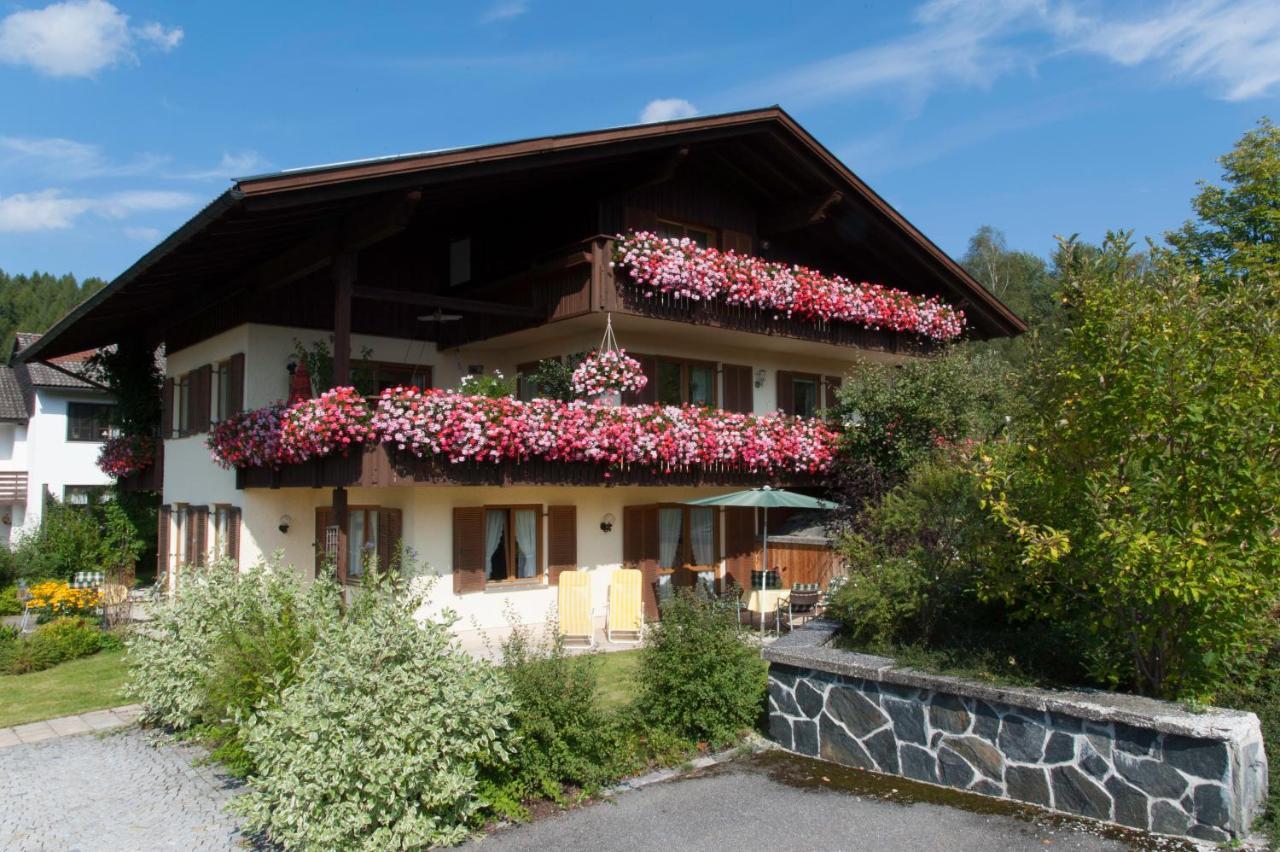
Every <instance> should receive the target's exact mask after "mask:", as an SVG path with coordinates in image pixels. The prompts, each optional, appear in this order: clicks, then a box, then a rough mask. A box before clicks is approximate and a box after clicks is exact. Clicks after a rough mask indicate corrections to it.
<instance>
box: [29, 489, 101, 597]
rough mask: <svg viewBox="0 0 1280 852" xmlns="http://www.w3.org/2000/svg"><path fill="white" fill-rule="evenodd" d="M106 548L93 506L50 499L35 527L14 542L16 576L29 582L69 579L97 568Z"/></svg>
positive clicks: (99, 568)
mask: <svg viewBox="0 0 1280 852" xmlns="http://www.w3.org/2000/svg"><path fill="white" fill-rule="evenodd" d="M105 556H106V551H105V550H104V548H103V543H102V531H101V529H100V525H99V523H98V519H97V517H96V516H95V514H94V511H93V510H92V509H87V508H83V507H77V506H68V505H65V504H63V503H59V502H57V501H50V503H49V504H48V505H47V506H46V507H45V513H44V519H43V520H42V522H41V524H40V527H39V528H38V529H34V530H29V531H27V532H24V533H23V534H22V535H20V536H19V538H18V540H17V542H16V544H15V545H14V562H15V564H16V565H17V570H18V576H20V577H21V578H22V579H24V580H28V581H39V580H49V579H56V580H69V579H71V577H72V575H74V574H75V573H76V572H77V571H100V570H102V565H103V561H104V559H105Z"/></svg>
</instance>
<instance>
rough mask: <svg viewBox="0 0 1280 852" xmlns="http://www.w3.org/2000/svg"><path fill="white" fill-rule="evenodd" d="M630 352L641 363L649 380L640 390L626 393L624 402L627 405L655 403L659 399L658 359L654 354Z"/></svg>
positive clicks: (623, 397)
mask: <svg viewBox="0 0 1280 852" xmlns="http://www.w3.org/2000/svg"><path fill="white" fill-rule="evenodd" d="M628 354H629V355H631V357H632V358H635V359H636V361H638V362H639V363H640V370H641V372H643V373H644V376H645V378H646V379H648V380H649V381H648V382H646V383H645V386H644V387H643V388H641V389H640V390H639V391H638V392H632V391H628V392H627V393H624V394H623V395H622V402H623V404H625V405H653V404H654V403H655V402H657V401H658V359H657V358H656V357H654V356H653V355H636V354H635V353H634V352H632V353H628Z"/></svg>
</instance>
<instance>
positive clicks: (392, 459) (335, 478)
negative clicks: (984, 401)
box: [236, 444, 821, 489]
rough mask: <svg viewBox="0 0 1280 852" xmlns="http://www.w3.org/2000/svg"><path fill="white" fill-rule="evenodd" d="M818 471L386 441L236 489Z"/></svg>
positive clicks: (784, 479) (790, 480)
mask: <svg viewBox="0 0 1280 852" xmlns="http://www.w3.org/2000/svg"><path fill="white" fill-rule="evenodd" d="M820 480H821V476H820V475H818V474H784V475H770V474H764V473H753V472H750V471H744V470H735V469H730V468H725V469H711V470H707V469H701V468H697V469H672V470H665V471H664V470H654V469H652V468H645V467H631V468H622V469H618V468H608V467H606V466H604V465H593V464H583V463H571V462H552V461H545V460H542V459H534V460H530V461H524V462H514V461H508V462H501V463H494V462H461V463H458V464H451V463H450V462H448V461H447V460H444V459H440V458H418V457H417V456H414V455H413V454H411V453H407V452H400V451H397V450H395V449H394V448H391V447H388V446H387V445H385V444H378V445H376V446H370V447H365V448H364V449H363V450H362V451H355V452H352V453H351V454H350V455H348V456H346V457H342V456H331V457H327V458H322V459H312V460H310V461H308V462H304V463H303V464H297V465H285V466H282V467H280V468H278V469H275V470H272V469H270V468H260V467H257V468H238V469H237V470H236V488H239V489H246V488H336V487H338V486H344V487H349V488H380V487H388V486H400V485H498V486H502V485H577V486H611V485H683V486H691V485H692V486H699V485H703V486H737V487H741V488H750V487H753V486H759V485H773V486H779V487H783V486H786V487H804V486H814V485H818V484H820Z"/></svg>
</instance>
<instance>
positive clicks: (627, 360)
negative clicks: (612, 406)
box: [572, 349, 649, 396]
mask: <svg viewBox="0 0 1280 852" xmlns="http://www.w3.org/2000/svg"><path fill="white" fill-rule="evenodd" d="M572 383H573V392H574V393H576V394H578V395H579V396H596V395H597V394H602V393H607V392H608V391H618V392H619V393H634V392H636V391H639V390H640V389H641V388H643V387H644V386H645V385H647V384H648V383H649V377H648V376H646V375H645V374H644V369H643V368H642V367H641V366H640V362H639V361H637V360H636V359H635V358H631V357H628V356H627V350H625V349H614V350H611V351H608V352H592V353H591V354H590V355H588V356H587V357H586V358H585V359H584V360H583V362H582V363H581V364H579V365H578V366H577V369H575V370H574V371H573V377H572Z"/></svg>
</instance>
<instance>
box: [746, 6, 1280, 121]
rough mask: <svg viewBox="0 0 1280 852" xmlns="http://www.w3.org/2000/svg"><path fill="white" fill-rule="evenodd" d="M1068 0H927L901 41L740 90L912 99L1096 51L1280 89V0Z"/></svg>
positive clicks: (807, 97)
mask: <svg viewBox="0 0 1280 852" xmlns="http://www.w3.org/2000/svg"><path fill="white" fill-rule="evenodd" d="M1101 8H1104V9H1106V13H1105V15H1091V14H1088V13H1086V12H1084V11H1081V8H1080V6H1079V5H1078V4H1077V3H1075V2H1072V0H1058V2H1055V0H931V2H928V3H925V4H924V5H922V6H920V7H919V8H918V9H917V10H916V12H915V14H914V16H913V20H914V23H915V28H914V30H913V31H912V32H910V33H909V34H907V35H905V36H902V37H900V38H897V39H891V40H889V41H886V42H883V43H880V44H874V45H870V46H867V47H863V48H860V49H858V50H854V51H851V52H849V53H844V54H841V55H838V56H833V57H830V58H828V59H824V60H820V61H818V62H814V63H811V64H808V65H804V66H801V67H799V68H797V69H795V70H793V71H790V72H787V73H784V74H781V75H779V76H777V77H774V78H773V79H771V80H766V81H765V82H764V83H763V84H759V83H757V84H754V85H753V86H751V88H750V89H742V90H740V91H739V92H738V93H737V94H738V96H739V99H745V98H747V97H748V96H749V97H750V99H751V100H752V101H756V102H758V101H759V100H761V97H762V96H763V97H764V99H766V100H774V101H780V102H783V103H811V102H817V101H826V100H832V99H836V98H840V97H847V96H865V95H879V96H883V97H886V98H892V99H902V98H904V97H905V98H906V103H908V104H918V103H919V102H921V101H922V100H924V99H925V98H926V97H928V95H929V94H931V93H932V92H933V91H935V90H937V89H938V88H941V87H944V86H955V87H961V88H984V87H987V86H990V85H991V84H992V83H994V82H995V81H996V80H997V79H999V78H1000V77H1003V76H1005V75H1007V74H1009V73H1012V72H1014V71H1017V70H1026V71H1028V72H1031V71H1034V69H1035V68H1036V67H1037V65H1039V64H1040V63H1041V62H1043V61H1045V60H1046V59H1049V58H1053V57H1058V56H1062V55H1066V54H1093V55H1100V56H1103V57H1105V58H1107V59H1109V60H1111V61H1113V62H1116V63H1119V64H1122V65H1127V66H1133V65H1138V64H1142V63H1153V64H1154V65H1156V67H1158V68H1159V69H1160V70H1163V71H1165V72H1167V73H1169V74H1170V75H1171V76H1181V77H1184V78H1186V79H1197V80H1205V81H1208V82H1211V83H1213V84H1214V85H1215V88H1216V89H1217V90H1218V92H1219V94H1221V96H1222V97H1225V98H1227V99H1229V100H1243V99H1246V98H1250V97H1260V96H1265V95H1267V94H1270V93H1273V92H1275V91H1276V90H1278V89H1280V3H1276V2H1275V0H1184V2H1177V3H1167V4H1165V5H1164V6H1163V7H1162V8H1160V9H1158V10H1157V11H1154V12H1147V13H1146V14H1144V15H1138V16H1133V17H1130V18H1128V19H1126V18H1123V17H1121V16H1119V15H1117V14H1115V12H1114V7H1113V6H1106V7H1101Z"/></svg>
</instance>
